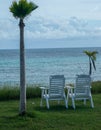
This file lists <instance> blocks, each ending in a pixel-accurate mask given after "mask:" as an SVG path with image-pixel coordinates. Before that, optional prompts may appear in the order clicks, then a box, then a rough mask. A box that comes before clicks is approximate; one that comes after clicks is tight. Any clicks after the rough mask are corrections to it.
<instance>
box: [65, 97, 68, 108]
mask: <svg viewBox="0 0 101 130" xmlns="http://www.w3.org/2000/svg"><path fill="white" fill-rule="evenodd" d="M65 105H66V108H68V101H67V99H66V97H65Z"/></svg>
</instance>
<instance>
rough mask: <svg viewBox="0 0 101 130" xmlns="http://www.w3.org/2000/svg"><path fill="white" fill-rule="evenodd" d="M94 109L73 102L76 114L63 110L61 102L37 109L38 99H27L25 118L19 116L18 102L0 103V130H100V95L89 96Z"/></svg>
mask: <svg viewBox="0 0 101 130" xmlns="http://www.w3.org/2000/svg"><path fill="white" fill-rule="evenodd" d="M93 99H94V105H95V108H94V109H92V108H91V107H90V102H89V101H87V105H86V106H84V105H83V103H82V102H81V101H76V110H74V109H73V108H72V107H71V101H70V102H69V108H68V109H65V105H64V102H60V105H58V104H57V102H50V110H47V109H46V104H45V102H44V105H43V107H42V108H40V98H33V99H27V114H26V115H25V116H19V115H18V112H19V101H18V100H9V101H0V130H6V129H7V130H100V129H101V94H93Z"/></svg>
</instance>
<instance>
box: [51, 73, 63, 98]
mask: <svg viewBox="0 0 101 130" xmlns="http://www.w3.org/2000/svg"><path fill="white" fill-rule="evenodd" d="M64 87H65V77H64V75H51V76H50V88H49V98H53V99H55V98H63V95H64Z"/></svg>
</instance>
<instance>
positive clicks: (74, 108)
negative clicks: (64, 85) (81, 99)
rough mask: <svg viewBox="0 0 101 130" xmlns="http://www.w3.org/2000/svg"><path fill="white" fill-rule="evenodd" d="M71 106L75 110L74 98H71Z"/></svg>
mask: <svg viewBox="0 0 101 130" xmlns="http://www.w3.org/2000/svg"><path fill="white" fill-rule="evenodd" d="M72 106H73V108H74V109H75V101H74V98H73V97H72Z"/></svg>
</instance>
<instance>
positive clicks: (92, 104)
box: [90, 96, 94, 108]
mask: <svg viewBox="0 0 101 130" xmlns="http://www.w3.org/2000/svg"><path fill="white" fill-rule="evenodd" d="M90 102H91V107H92V108H94V103H93V98H92V96H91V97H90Z"/></svg>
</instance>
